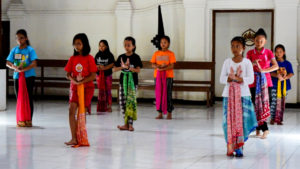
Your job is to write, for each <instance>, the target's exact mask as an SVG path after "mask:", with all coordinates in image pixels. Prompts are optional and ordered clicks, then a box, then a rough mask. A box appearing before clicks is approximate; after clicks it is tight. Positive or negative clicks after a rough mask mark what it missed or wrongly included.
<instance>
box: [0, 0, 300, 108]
mask: <svg viewBox="0 0 300 169" xmlns="http://www.w3.org/2000/svg"><path fill="white" fill-rule="evenodd" d="M11 2H21V3H20V4H16V3H11ZM157 2H159V3H162V11H163V19H164V24H165V32H166V34H168V35H169V36H170V37H171V50H173V51H174V52H175V54H176V57H177V60H189V61H211V55H212V50H211V48H212V41H211V39H212V10H214V9H225V10H226V9H274V10H275V37H274V38H275V44H276V43H284V44H285V45H286V48H287V52H288V57H289V59H290V60H291V61H292V62H293V66H294V69H295V72H296V76H295V77H294V78H293V80H292V85H293V86H295V87H294V88H293V91H292V95H289V99H288V102H291V103H295V102H297V101H300V89H299V90H298V91H297V89H296V86H299V85H298V84H299V78H297V77H298V70H297V67H298V60H297V57H298V59H300V56H299V54H298V53H299V51H298V49H299V43H298V41H299V40H300V35H299V34H298V33H297V32H298V31H300V30H299V28H300V25H299V22H298V20H299V18H300V16H299V11H300V10H299V8H298V4H299V0H243V1H241V0H159V1H150V0H147V1H146V0H145V1H140V0H132V1H129V0H119V1H118V0H110V1H107V0H89V3H86V2H83V1H82V0H64V1H61V0H51V1H49V0H2V5H3V12H4V15H5V16H7V17H6V19H7V20H10V23H11V39H12V41H11V47H13V46H14V45H15V44H16V43H15V42H14V39H15V38H14V36H15V35H14V33H15V31H16V30H17V29H19V28H25V29H27V30H28V33H29V37H30V40H31V43H32V46H34V47H35V49H36V50H37V53H38V55H39V57H40V58H42V59H46V58H48V59H67V58H68V57H69V56H70V55H71V54H72V45H71V43H72V38H73V36H74V34H75V33H78V32H85V33H86V34H87V35H88V37H89V40H90V43H91V46H92V54H93V55H94V54H95V53H96V51H97V44H98V41H99V40H100V39H102V38H105V39H107V40H108V41H109V43H110V47H111V49H112V52H113V53H114V54H115V55H117V54H120V53H122V52H123V47H122V41H123V39H124V37H125V36H127V35H133V36H134V37H135V38H136V40H137V53H138V54H139V55H140V56H141V57H142V59H143V60H149V59H150V57H151V55H152V53H153V52H154V51H155V48H154V46H153V45H152V44H151V43H150V40H151V39H152V38H153V36H154V35H155V34H156V31H157ZM290 11H291V12H290ZM4 19H5V17H4ZM246 22H248V20H247V21H246ZM281 23H284V24H281ZM291 27H292V28H291ZM228 38H229V39H230V37H228ZM226 41H227V40H226ZM227 44H228V43H226V44H224V45H222V46H226V45H227ZM115 57H117V56H115ZM216 66H217V67H218V66H220V65H216ZM49 73H50V74H57V73H56V72H55V70H49ZM61 73H63V72H61ZM216 73H217V72H216ZM144 74H147V75H143V77H145V76H151V73H144ZM115 76H117V74H116V75H115ZM175 78H184V79H191V78H194V79H196V78H197V79H208V78H210V76H209V73H208V72H204V71H203V72H185V73H183V72H176V77H175ZM218 81H219V80H218V78H217V77H216V82H218ZM141 93H142V94H141V95H143V96H144V97H153V92H150V93H143V92H141ZM297 95H298V100H297ZM175 98H183V99H190V100H203V99H205V95H204V94H195V93H175Z"/></svg>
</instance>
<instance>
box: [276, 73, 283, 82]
mask: <svg viewBox="0 0 300 169" xmlns="http://www.w3.org/2000/svg"><path fill="white" fill-rule="evenodd" d="M277 78H278V80H279V81H283V80H284V78H283V77H282V75H281V74H279V73H278V74H277Z"/></svg>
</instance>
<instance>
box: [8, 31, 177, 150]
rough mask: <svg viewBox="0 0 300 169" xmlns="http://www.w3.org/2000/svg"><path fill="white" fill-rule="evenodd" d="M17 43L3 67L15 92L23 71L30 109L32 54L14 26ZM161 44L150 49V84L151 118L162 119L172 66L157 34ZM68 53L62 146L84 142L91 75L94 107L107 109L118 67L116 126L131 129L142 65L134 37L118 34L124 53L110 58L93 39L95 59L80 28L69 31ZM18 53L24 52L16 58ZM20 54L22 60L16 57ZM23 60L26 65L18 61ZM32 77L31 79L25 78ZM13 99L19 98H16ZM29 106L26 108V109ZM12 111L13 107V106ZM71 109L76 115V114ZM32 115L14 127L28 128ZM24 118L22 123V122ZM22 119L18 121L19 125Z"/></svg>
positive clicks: (167, 110)
mask: <svg viewBox="0 0 300 169" xmlns="http://www.w3.org/2000/svg"><path fill="white" fill-rule="evenodd" d="M16 36H17V43H18V46H17V47H15V48H14V49H13V50H12V51H11V52H10V55H9V56H8V58H7V66H8V67H10V68H11V69H13V70H14V71H15V72H14V79H15V86H16V87H15V88H16V95H18V94H19V93H20V92H18V91H17V89H18V88H17V86H18V84H19V83H18V82H19V81H20V80H19V79H18V74H19V73H20V72H25V77H26V84H25V85H23V86H25V87H26V85H27V92H26V93H28V95H29V96H30V97H29V98H28V99H27V100H29V101H30V110H31V112H33V104H32V103H33V102H32V97H31V96H32V89H33V85H34V78H35V76H36V75H35V71H34V67H36V59H37V56H36V54H35V51H34V49H33V48H32V47H30V46H29V41H28V37H27V33H26V31H25V30H20V31H18V32H17V33H16ZM160 44H161V45H160V46H161V48H160V50H159V51H157V52H155V53H154V54H153V57H152V59H151V63H152V66H153V68H154V69H155V71H154V78H155V83H156V89H155V91H156V92H155V93H156V109H157V111H158V116H157V117H156V119H163V114H167V119H172V111H173V110H174V107H173V104H172V87H173V77H174V74H173V66H174V63H175V62H176V59H175V55H174V53H173V52H171V51H170V50H168V48H169V45H170V38H169V37H168V36H163V37H161V43H160ZM73 47H74V51H73V56H71V57H70V59H69V60H68V63H67V65H66V66H65V71H66V72H67V75H66V78H67V79H68V80H70V92H69V124H70V130H71V136H72V138H71V140H70V141H68V142H66V143H65V144H66V145H72V146H74V147H78V146H88V145H89V143H88V139H87V132H86V127H85V122H86V121H85V120H86V118H85V114H86V113H89V114H90V113H91V101H92V98H93V96H94V83H93V81H94V80H95V79H96V81H97V87H98V89H99V93H98V104H97V112H98V113H100V112H112V108H111V106H112V94H111V87H112V73H113V72H118V71H121V74H120V80H119V81H120V84H119V104H120V110H121V112H122V113H123V114H124V125H119V126H118V128H119V129H120V130H128V131H134V128H133V121H135V120H136V119H137V99H136V92H137V88H138V73H139V72H140V70H141V68H142V67H143V63H142V61H141V58H140V56H139V55H138V54H136V53H135V50H136V42H135V39H134V38H133V37H126V38H125V39H124V49H125V53H124V54H122V55H120V56H119V57H118V59H117V60H116V61H115V59H114V56H113V54H112V53H111V52H110V49H109V45H108V42H107V41H106V40H101V41H100V42H99V52H98V53H97V54H96V56H95V58H94V57H93V56H91V55H90V51H91V48H90V44H89V41H88V37H87V36H86V34H84V33H80V34H77V35H75V37H74V38H73ZM19 55H22V56H23V55H24V57H21V58H19ZM22 58H23V60H22ZM21 62H26V63H27V64H21V65H20V63H21ZM31 79H33V82H31V81H32V80H31ZM17 102H20V100H19V99H17ZM28 109H29V108H28ZM17 114H18V110H17ZM76 114H77V117H76ZM31 119H32V113H31V118H30V119H29V121H30V125H27V121H28V120H22V121H19V120H18V117H17V125H18V126H19V127H30V126H31V125H32V124H31ZM25 122H26V124H25ZM23 123H24V125H23Z"/></svg>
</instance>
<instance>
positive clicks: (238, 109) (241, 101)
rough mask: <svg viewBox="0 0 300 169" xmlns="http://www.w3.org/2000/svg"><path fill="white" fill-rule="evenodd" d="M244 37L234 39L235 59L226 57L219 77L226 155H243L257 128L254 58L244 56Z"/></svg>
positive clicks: (233, 52)
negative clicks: (249, 138) (253, 88)
mask: <svg viewBox="0 0 300 169" xmlns="http://www.w3.org/2000/svg"><path fill="white" fill-rule="evenodd" d="M244 50H245V40H244V38H243V37H234V38H233V39H232V40H231V51H232V54H233V55H234V57H233V58H228V59H226V60H225V62H224V64H223V67H222V72H221V76H220V83H221V84H225V88H224V90H223V94H222V96H223V113H224V114H223V130H224V136H225V140H226V143H227V155H228V156H233V155H234V154H233V153H234V151H235V153H236V157H242V156H243V151H242V150H243V145H244V142H246V141H247V139H248V137H249V135H250V133H251V132H252V131H254V130H255V128H256V127H257V120H256V116H255V112H254V107H253V104H252V101H251V93H250V90H249V86H248V85H249V84H251V83H253V81H254V73H253V68H252V64H251V61H250V60H249V59H246V58H243V52H244Z"/></svg>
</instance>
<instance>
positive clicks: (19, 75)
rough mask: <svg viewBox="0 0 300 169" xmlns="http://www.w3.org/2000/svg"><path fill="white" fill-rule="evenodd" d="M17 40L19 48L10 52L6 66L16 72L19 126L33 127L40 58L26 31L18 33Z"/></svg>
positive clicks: (14, 76) (21, 30) (15, 84)
mask: <svg viewBox="0 0 300 169" xmlns="http://www.w3.org/2000/svg"><path fill="white" fill-rule="evenodd" d="M16 40H17V43H18V46H16V47H14V48H13V49H12V50H11V51H10V53H9V55H8V57H7V59H6V60H7V62H6V65H7V67H9V68H11V69H13V70H14V75H13V78H14V86H15V94H16V96H17V126H19V127H31V126H32V117H33V109H34V107H33V87H34V80H35V76H36V73H35V70H34V68H35V67H36V65H37V61H36V60H37V59H38V57H37V55H36V53H35V50H34V49H33V48H32V47H31V46H30V43H29V40H28V37H27V32H26V31H25V30H24V29H20V30H18V31H17V33H16ZM23 80H24V81H23ZM23 82H24V83H23ZM28 100H29V103H28ZM27 105H28V106H27ZM26 110H27V111H26Z"/></svg>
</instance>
